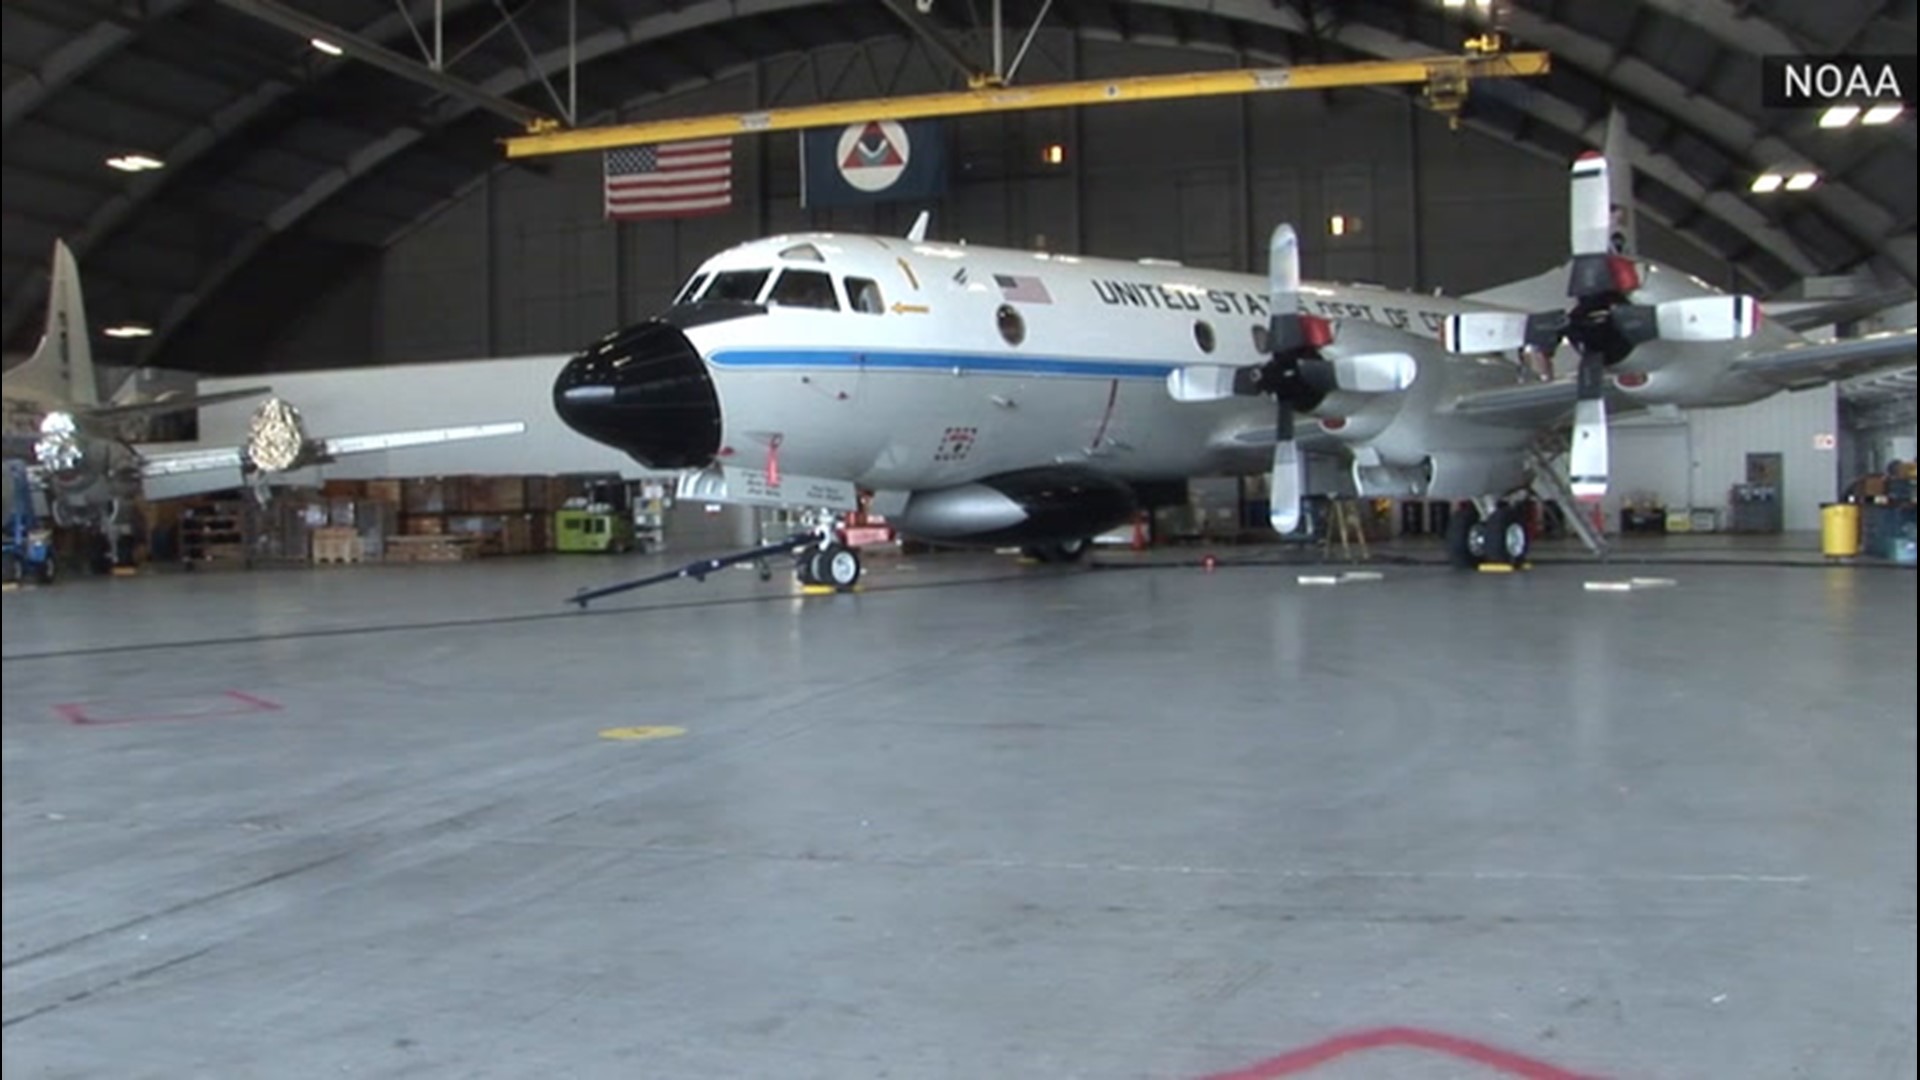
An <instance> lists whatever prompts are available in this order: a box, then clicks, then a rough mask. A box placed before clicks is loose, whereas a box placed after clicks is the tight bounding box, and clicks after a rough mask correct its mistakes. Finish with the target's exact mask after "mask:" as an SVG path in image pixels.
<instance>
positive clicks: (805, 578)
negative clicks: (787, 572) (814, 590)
mask: <svg viewBox="0 0 1920 1080" xmlns="http://www.w3.org/2000/svg"><path fill="white" fill-rule="evenodd" d="M819 554H820V549H819V548H817V547H809V548H802V549H801V550H800V552H799V554H797V555H795V556H794V557H793V576H794V578H795V579H796V580H798V581H799V582H800V584H802V585H818V584H820V583H821V582H820V579H819V578H818V577H816V576H814V572H813V570H814V566H813V564H814V560H815V558H816V557H817V556H819Z"/></svg>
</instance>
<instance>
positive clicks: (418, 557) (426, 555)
mask: <svg viewBox="0 0 1920 1080" xmlns="http://www.w3.org/2000/svg"><path fill="white" fill-rule="evenodd" d="M479 548H480V544H479V541H478V540H477V539H476V538H474V537H471V536H389V537H387V555H386V561H387V562H465V561H466V560H468V559H472V558H475V557H477V556H478V555H479V553H480V552H479Z"/></svg>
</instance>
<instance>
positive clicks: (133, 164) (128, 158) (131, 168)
mask: <svg viewBox="0 0 1920 1080" xmlns="http://www.w3.org/2000/svg"><path fill="white" fill-rule="evenodd" d="M166 164H167V163H166V162H164V161H161V160H160V159H159V158H156V157H148V156H147V155H145V154H121V155H120V156H119V157H110V158H108V159H107V167H108V168H110V169H119V170H120V171H121V172H146V171H147V170H148V169H163V168H165V167H166Z"/></svg>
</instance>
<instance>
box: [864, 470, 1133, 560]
mask: <svg viewBox="0 0 1920 1080" xmlns="http://www.w3.org/2000/svg"><path fill="white" fill-rule="evenodd" d="M1134 509H1135V502H1134V497H1133V489H1132V488H1129V487H1128V486H1127V484H1126V483H1125V482H1124V481H1122V480H1118V479H1115V478H1114V477H1111V476H1108V475H1107V474H1106V473H1103V472H1099V471H1097V470H1094V469H1087V468H1080V467H1076V466H1072V465H1046V466H1041V467H1040V468H1037V469H1021V470H1020V471H1018V472H1010V473H1001V474H1000V475H998V476H989V477H986V478H985V479H982V480H976V481H974V482H973V483H970V484H957V485H955V486H953V487H948V488H935V489H933V490H930V491H916V492H914V493H913V495H912V496H911V497H909V498H908V499H907V505H906V507H905V508H904V509H902V510H900V511H898V512H897V513H894V514H891V515H889V517H888V520H889V521H891V522H892V523H893V525H894V527H895V528H897V529H899V530H900V531H901V532H902V533H905V534H907V535H908V536H913V537H917V538H920V539H923V540H937V541H941V542H943V543H958V544H994V545H999V544H1022V545H1025V544H1046V543H1055V542H1059V541H1065V540H1082V539H1085V538H1087V537H1090V536H1095V535H1097V534H1099V533H1103V532H1106V531H1107V530H1109V529H1112V528H1114V527H1116V526H1118V525H1121V524H1123V523H1125V522H1126V521H1127V520H1128V519H1130V518H1131V517H1132V516H1133V513H1134Z"/></svg>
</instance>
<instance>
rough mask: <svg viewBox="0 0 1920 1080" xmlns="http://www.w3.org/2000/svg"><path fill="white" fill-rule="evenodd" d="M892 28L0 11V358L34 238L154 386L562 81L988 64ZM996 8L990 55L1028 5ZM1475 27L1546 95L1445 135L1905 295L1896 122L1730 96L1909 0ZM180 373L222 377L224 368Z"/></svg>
mask: <svg viewBox="0 0 1920 1080" xmlns="http://www.w3.org/2000/svg"><path fill="white" fill-rule="evenodd" d="M1476 2H1479V0H1476ZM921 6H922V5H920V4H912V5H909V4H906V3H904V2H902V0H691V2H684V3H676V4H667V3H660V2H658V0H571V2H570V0H511V2H503V0H438V3H436V0H6V3H5V5H4V7H3V8H0V20H3V21H0V50H4V60H5V108H4V132H5V143H4V185H0V200H3V201H0V209H4V214H5V222H6V227H5V236H4V245H3V250H0V255H3V256H4V265H3V266H0V284H3V286H4V295H5V324H4V336H5V339H6V342H7V344H8V347H9V349H10V350H11V349H16V348H23V347H30V346H31V343H32V341H33V339H34V338H35V337H37V335H38V334H39V333H40V330H41V327H40V326H39V321H40V319H39V314H38V312H39V310H40V306H41V304H42V303H43V299H44V295H45V275H46V262H47V253H48V250H49V248H50V246H51V244H52V242H53V240H54V238H55V237H64V238H66V240H67V241H68V243H69V244H71V245H72V247H73V248H74V250H75V252H76V254H77V255H78V256H79V258H80V261H81V263H82V266H83V268H84V273H85V277H86V283H87V288H88V300H89V304H90V306H91V307H92V308H93V317H94V320H95V322H96V324H97V325H100V326H106V325H110V324H111V323H113V322H116V321H123V320H124V321H134V322H140V323H144V324H147V325H149V326H151V327H152V328H153V329H154V330H155V334H154V336H153V337H151V338H149V339H147V340H146V341H145V342H143V343H141V344H140V345H139V346H137V347H136V348H135V349H134V350H132V351H130V353H129V354H128V355H126V356H124V357H120V358H118V359H123V360H128V361H131V360H136V359H137V360H145V361H153V362H160V363H166V362H167V360H168V355H167V350H166V348H165V344H166V342H167V341H169V340H170V339H171V338H172V337H173V336H174V333H175V332H176V331H177V330H179V329H180V328H181V327H183V326H185V325H187V324H188V323H189V321H190V320H191V319H192V317H193V316H194V314H195V313H196V312H198V311H200V310H202V309H203V308H204V307H205V306H206V305H207V303H208V302H209V300H210V299H212V298H215V297H224V298H227V299H229V300H236V299H244V300H245V301H246V302H247V303H246V305H245V306H246V307H249V308H251V309H252V310H253V313H254V315H255V317H256V318H257V319H259V320H260V322H261V323H262V324H263V325H264V324H271V323H273V322H277V321H280V320H282V319H283V318H284V317H285V315H286V313H287V307H286V306H288V305H293V304H298V303H301V302H302V299H303V298H304V297H306V296H310V295H312V293H313V292H314V291H315V290H316V289H318V288H319V287H321V286H322V284H324V283H325V282H326V281H328V280H329V279H330V278H331V277H333V276H334V275H335V274H337V273H339V272H340V271H341V270H342V269H343V268H344V267H345V266H347V265H348V264H350V263H352V262H353V261H355V260H357V259H360V258H364V257H365V255H366V254H367V252H368V251H370V250H372V249H376V248H378V247H380V246H383V245H384V244H386V243H388V242H389V241H390V240H391V239H392V238H393V237H395V236H396V235H398V234H400V233H402V232H404V231H405V230H406V229H408V228H409V227H410V226H411V225H412V224H414V223H415V222H417V221H419V220H420V219H421V218H423V217H424V216H426V215H428V214H430V213H432V212H433V211H434V210H435V209H436V208H438V207H440V206H442V205H444V204H445V203H446V201H447V200H449V199H451V198H454V197H456V196H457V195H458V194H459V193H460V192H462V191H463V190H466V189H467V188H468V187H469V186H470V185H471V184H472V183H474V182H475V181H476V180H477V179H478V178H479V177H481V176H483V175H485V174H486V172H487V171H488V170H490V169H493V168H495V167H497V166H498V165H499V164H500V161H501V152H500V149H499V147H498V145H497V142H496V140H498V139H499V138H501V137H502V136H505V135H510V134H515V133H517V130H518V129H517V127H516V125H515V124H514V123H512V122H511V121H509V120H507V119H505V118H504V115H503V114H509V115H510V114H516V113H522V112H524V111H527V110H533V111H539V112H544V113H548V114H554V113H558V112H560V111H561V110H562V108H563V106H562V103H563V102H565V101H566V100H567V96H566V95H567V88H566V86H565V84H564V78H563V76H564V73H565V71H566V65H567V61H568V56H569V53H570V52H572V53H573V54H574V55H576V56H577V58H578V62H579V69H578V71H579V80H578V85H579V91H580V98H579V100H578V102H577V111H576V112H575V115H577V116H579V117H581V118H583V120H584V121H591V120H592V119H593V118H595V117H603V116H608V115H611V112H612V110H613V108H614V107H615V106H617V105H620V104H622V103H630V102H635V101H642V100H646V99H649V98H661V97H667V96H670V95H671V94H673V93H676V92H679V91H683V90H686V89H688V88H692V87H697V86H700V85H703V84H705V83H707V82H711V81H713V80H715V79H717V78H722V77H725V76H726V75H728V74H730V73H734V72H738V71H740V70H742V69H743V68H745V67H746V66H747V65H749V64H751V63H753V62H754V61H755V59H756V58H765V57H769V56H774V55H779V54H793V53H805V52H810V51H812V50H818V49H822V48H827V47H831V46H838V45H847V44H851V43H859V42H866V41H872V40H876V39H881V38H912V39H913V40H914V41H915V42H916V48H917V49H918V50H919V55H918V61H920V62H924V63H925V64H926V65H928V66H930V67H936V66H937V67H942V68H945V69H947V70H951V71H953V74H954V79H955V81H956V84H957V81H958V78H959V75H958V72H957V70H955V69H953V68H952V66H951V65H952V62H953V58H952V57H951V56H950V55H949V54H950V53H952V52H954V51H956V50H957V51H962V52H967V53H969V54H971V55H975V56H981V55H983V54H984V53H985V52H986V49H985V48H984V47H983V46H982V45H981V35H980V34H979V33H978V30H977V22H976V21H975V20H976V19H977V18H978V17H979V13H980V10H981V9H982V8H983V7H984V6H985V5H984V4H982V3H980V2H979V0H933V2H932V3H931V4H930V5H925V6H926V9H927V10H926V13H925V14H924V15H922V14H917V12H918V9H919V8H920V7H921ZM436 7H439V8H440V9H441V10H442V11H443V16H442V18H443V21H442V22H441V23H440V24H439V31H440V33H439V34H438V41H436V25H435V22H434V18H433V13H434V11H435V9H436ZM1006 8H1007V14H1006V18H1007V21H1008V24H1009V27H1010V28H1011V29H1012V30H1013V31H1015V32H1017V31H1018V30H1019V29H1020V28H1022V27H1024V26H1026V25H1028V24H1029V23H1030V22H1031V21H1032V20H1033V18H1034V17H1035V16H1036V15H1037V14H1039V13H1040V8H1041V0H1007V4H1006ZM1459 9H1460V6H1459V5H1456V4H1453V3H1449V2H1447V0H1405V2H1402V0H1311V2H1310V0H1298V2H1296V3H1284V2H1279V3H1277V2H1274V0H1200V2H1196V0H1055V2H1052V3H1051V4H1050V6H1049V7H1048V10H1047V14H1046V21H1045V26H1046V27H1047V28H1049V29H1051V30H1055V31H1067V32H1071V33H1074V34H1076V35H1079V36H1080V37H1083V38H1086V39H1096V40H1103V41H1132V42H1139V43H1143V44H1153V45H1163V46H1175V47H1179V48H1185V49H1190V50H1194V51H1196V52H1202V53H1213V54H1230V55H1234V56H1237V57H1239V58H1240V61H1239V62H1242V63H1246V64H1249V65H1263V64H1285V63H1323V62H1336V61H1340V60H1348V59H1372V58H1383V57H1384V58H1396V57H1407V56H1416V55H1425V54H1432V53H1437V52H1452V51H1457V48H1458V45H1459V43H1460V42H1461V41H1462V40H1463V39H1464V38H1465V37H1466V36H1467V35H1468V34H1469V33H1471V32H1474V31H1476V30H1477V29H1479V27H1477V26H1476V25H1474V24H1471V23H1468V22H1465V21H1462V19H1461V17H1460V14H1459ZM1469 10H1471V9H1470V8H1469ZM263 12H264V14H263ZM274 15H277V16H279V17H278V18H269V16H274ZM1502 17H1503V18H1504V20H1505V24H1506V27H1507V29H1508V31H1509V32H1510V33H1511V35H1512V37H1513V38H1514V39H1515V44H1516V47H1529V48H1543V49H1546V50H1548V51H1550V52H1551V53H1552V54H1553V56H1554V65H1553V71H1552V73H1551V74H1550V75H1548V76H1547V77H1545V78H1544V79H1537V80H1529V81H1528V83H1527V85H1526V86H1525V87H1524V88H1523V89H1507V88H1503V87H1500V86H1487V85H1485V84H1483V85H1482V86H1480V87H1477V88H1476V90H1475V92H1474V95H1473V97H1472V99H1471V100H1470V103H1469V115H1470V117H1471V122H1472V123H1473V124H1474V125H1475V126H1477V127H1480V128H1482V129H1484V130H1488V131H1491V132H1493V133H1495V134H1498V135H1500V136H1502V137H1504V138H1506V139H1508V140H1510V141H1513V142H1515V143H1518V144H1522V145H1526V146H1529V147H1532V148H1534V149H1536V150H1539V151H1542V152H1545V153H1548V154H1551V155H1554V156H1557V157H1571V156H1573V155H1574V154H1576V153H1578V152H1579V151H1580V150H1582V149H1585V148H1586V147H1589V146H1592V145H1596V144H1597V143H1598V142H1599V136H1600V131H1601V129H1602V128H1603V126H1604V123H1605V116H1606V113H1607V111H1608V110H1609V109H1610V108H1612V107H1616V106H1617V107H1619V108H1621V109H1622V110H1623V111H1624V112H1625V113H1626V115H1627V120H1628V127H1629V130H1630V131H1631V133H1632V140H1631V142H1632V148H1633V150H1634V153H1635V155H1636V160H1635V168H1636V177H1637V188H1636V199H1637V201H1638V202H1639V204H1640V206H1641V208H1642V210H1643V211H1644V212H1648V213H1651V214H1652V215H1653V216H1654V217H1656V218H1658V219H1659V220H1662V221H1664V222H1666V223H1668V224H1670V225H1671V226H1673V227H1674V228H1676V229H1678V230H1679V231H1680V232H1682V233H1683V234H1686V235H1688V236H1689V237H1690V238H1691V239H1692V240H1694V242H1696V243H1698V244H1700V245H1701V246H1702V247H1704V248H1705V249H1706V250H1708V251H1710V252H1713V253H1714V254H1716V255H1717V256H1719V257H1721V258H1723V259H1725V260H1727V261H1728V262H1730V263H1733V264H1736V265H1738V266H1739V267H1741V269H1742V271H1743V272H1744V273H1745V274H1747V275H1748V276H1749V277H1750V278H1751V279H1752V280H1753V281H1754V282H1755V283H1756V284H1757V285H1759V286H1760V287H1761V288H1764V289H1780V288H1785V287H1786V286H1788V285H1790V284H1792V283H1793V282H1795V281H1796V280H1798V279H1800V278H1802V277H1804V276H1807V275H1811V274H1836V273H1848V272H1854V271H1857V270H1860V269H1862V268H1868V269H1871V270H1872V271H1873V272H1874V273H1875V274H1876V275H1877V276H1878V277H1879V278H1881V279H1882V280H1883V281H1886V282H1892V283H1904V284H1906V285H1908V286H1910V285H1911V284H1912V283H1913V281H1914V280H1915V265H1914V264H1915V243H1914V184H1913V163H1914V153H1915V146H1914V138H1915V136H1914V121H1913V118H1912V117H1911V116H1906V117H1902V118H1901V119H1900V121H1899V122H1897V123H1894V124H1891V125H1888V126H1885V127H1882V128H1878V129H1874V130H1872V131H1867V130H1858V129H1856V130H1850V131H1825V130H1821V129H1819V127H1818V125H1817V123H1816V119H1817V117H1816V115H1814V114H1808V113H1802V112H1768V111H1766V110H1764V109H1762V108H1761V106H1760V102H1759V101H1758V99H1757V93H1756V92H1755V87H1757V86H1758V83H1759V61H1758V57H1759V56H1760V55H1762V54H1766V53H1804V54H1809V55H1821V54H1831V53H1836V52H1848V51H1856V52H1857V51H1866V50H1869V49H1871V50H1874V51H1884V50H1885V49H1887V48H1889V47H1894V48H1899V49H1902V50H1903V51H1905V52H1907V53H1909V54H1911V53H1912V51H1913V49H1914V44H1913V43H1914V39H1915V32H1914V2H1913V0H1900V2H1896V3H1891V4H1881V3H1864V2H1860V0H1830V2H1827V3H1822V4H1817V5H1810V4H1804V3H1798V2H1795V0H1744V2H1742V3H1739V4H1734V3H1730V2H1720V0H1708V2H1705V3H1702V2H1699V0H1636V2H1621V3H1612V4H1595V3H1587V2H1581V0H1518V2H1514V3H1509V4H1507V5H1505V6H1504V11H1503V15H1502ZM570 18H571V19H572V20H574V21H573V25H572V28H571V29H572V33H569V29H570V27H569V20H570ZM301 20H312V21H317V22H319V23H322V24H326V25H329V26H332V27H337V28H339V29H340V30H341V31H343V32H344V35H351V36H352V38H354V39H357V40H361V41H365V42H372V43H378V44H380V45H383V46H385V47H386V49H388V50H390V51H391V52H392V53H394V54H398V55H405V56H407V57H410V58H413V59H419V58H421V57H423V56H426V55H431V54H432V51H433V50H434V48H435V47H436V44H438V46H439V47H440V48H441V49H442V50H443V51H442V53H441V55H442V56H444V58H445V61H446V63H445V71H446V73H447V74H448V75H449V76H451V77H453V78H454V79H457V80H459V81H460V82H461V83H462V84H464V85H465V86H466V87H473V88H477V89H478V90H479V91H480V93H477V94H459V93H447V92H446V91H447V90H448V88H449V86H448V84H446V83H444V82H443V83H442V85H440V86H438V87H435V86H432V85H429V84H428V83H425V82H421V81H409V80H406V79H402V78H400V77H397V76H396V75H394V74H392V73H390V72H389V71H386V70H382V69H381V68H380V67H378V66H375V65H373V64H370V63H367V62H365V61H364V60H360V59H356V58H353V57H335V56H331V55H329V54H327V53H325V52H322V51H320V50H319V49H318V48H316V46H315V45H314V44H312V43H310V40H309V36H307V35H304V34H301V33H298V32H296V30H297V29H298V27H299V26H300V25H301ZM929 30H931V36H929V34H928V31H929ZM344 35H343V36H344ZM935 39H937V40H935ZM570 42H571V43H573V48H572V49H570V48H569V43H570ZM943 42H944V43H945V44H944V45H943V44H942V43H943ZM1887 43H1897V44H1894V45H1892V46H1889V45H1888V44H1887ZM982 66H984V65H982ZM1196 66H1199V65H1198V64H1196ZM429 82H430V80H429ZM502 103H505V104H502ZM491 106H501V107H497V108H496V107H491ZM129 155H134V156H136V158H137V156H139V155H144V156H147V157H150V158H152V159H155V160H157V161H158V162H160V163H162V165H163V167H161V168H157V169H147V170H138V169H136V171H132V172H125V171H118V170H116V169H112V168H109V167H108V166H107V164H106V162H107V160H108V159H109V158H120V159H122V161H121V164H122V165H134V166H138V165H139V164H140V163H139V161H138V160H131V161H130V160H126V159H127V158H128V156H129ZM1781 166H1796V167H1811V168H1812V169H1814V170H1816V171H1817V172H1818V173H1819V174H1820V176H1821V182H1820V183H1819V184H1818V185H1817V186H1815V187H1814V188H1813V189H1812V190H1811V191H1806V192H1800V193H1794V194H1793V195H1791V196H1790V197H1781V194H1780V193H1774V194H1772V195H1764V194H1759V193H1755V192H1753V191H1751V190H1750V186H1751V183H1752V181H1753V178H1754V177H1755V176H1756V175H1757V174H1759V173H1761V172H1764V171H1767V170H1769V169H1775V168H1779V167H1781ZM530 167H534V168H538V167H540V166H539V165H538V163H535V164H533V165H532V166H530ZM234 306H235V305H234V304H233V303H226V304H223V305H222V307H223V310H232V309H233V308H234ZM183 359H184V358H183ZM194 360H195V361H196V364H195V366H198V367H202V368H209V367H217V368H222V369H229V370H244V369H245V367H246V360H245V357H244V356H234V355H228V356H226V357H222V358H219V359H218V360H217V361H216V362H215V363H212V364H209V363H207V362H206V361H208V360H209V358H207V357H204V356H199V357H195V358H194Z"/></svg>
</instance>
